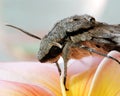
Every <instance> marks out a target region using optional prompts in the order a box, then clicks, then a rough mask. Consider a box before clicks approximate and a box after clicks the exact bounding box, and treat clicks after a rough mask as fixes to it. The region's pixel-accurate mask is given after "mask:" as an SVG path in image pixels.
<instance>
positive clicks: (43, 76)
mask: <svg viewBox="0 0 120 96" xmlns="http://www.w3.org/2000/svg"><path fill="white" fill-rule="evenodd" d="M108 55H110V56H112V57H114V58H116V59H118V60H119V61H120V53H118V52H116V51H112V52H110V53H109V54H108ZM69 63H71V64H70V66H69V67H68V77H67V87H68V89H69V91H67V92H66V94H63V93H62V91H61V86H60V77H59V73H58V71H57V68H56V66H55V65H54V64H41V63H39V62H19V63H12V62H11V63H0V96H65V95H66V96H120V76H119V75H120V65H119V64H118V63H117V62H116V61H114V60H112V59H109V58H106V57H105V58H102V57H92V56H91V57H85V58H83V59H81V60H77V61H76V60H73V61H71V62H69Z"/></svg>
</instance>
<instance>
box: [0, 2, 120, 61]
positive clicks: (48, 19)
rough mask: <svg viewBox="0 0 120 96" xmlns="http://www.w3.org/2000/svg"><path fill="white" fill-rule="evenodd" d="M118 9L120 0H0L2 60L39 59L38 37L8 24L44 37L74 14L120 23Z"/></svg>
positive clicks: (0, 55)
mask: <svg viewBox="0 0 120 96" xmlns="http://www.w3.org/2000/svg"><path fill="white" fill-rule="evenodd" d="M119 9H120V0H0V62H4V61H7V62H8V61H37V52H38V50H39V46H40V41H39V40H36V39H34V38H31V37H29V36H27V35H25V34H23V33H21V32H20V31H18V30H15V29H13V28H10V27H7V26H5V25H6V24H11V25H15V26H18V27H20V28H22V29H24V30H26V31H28V32H30V33H32V34H36V35H37V36H39V37H43V36H44V35H45V34H47V33H48V32H49V31H50V30H51V29H52V27H53V26H54V24H55V23H56V22H57V21H59V20H61V19H63V18H66V17H68V16H71V15H75V14H78V15H81V14H90V15H92V16H94V17H95V18H96V19H97V20H98V21H102V22H107V23H110V24H117V23H120V13H119Z"/></svg>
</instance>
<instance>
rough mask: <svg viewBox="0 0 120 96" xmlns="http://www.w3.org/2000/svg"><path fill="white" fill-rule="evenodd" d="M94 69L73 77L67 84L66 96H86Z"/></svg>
mask: <svg viewBox="0 0 120 96" xmlns="http://www.w3.org/2000/svg"><path fill="white" fill-rule="evenodd" d="M95 70H96V68H92V69H90V70H88V71H86V72H84V73H82V74H78V75H76V76H74V77H73V78H72V79H71V80H70V82H69V91H67V96H88V92H89V89H90V85H91V81H92V78H93V75H94V73H95Z"/></svg>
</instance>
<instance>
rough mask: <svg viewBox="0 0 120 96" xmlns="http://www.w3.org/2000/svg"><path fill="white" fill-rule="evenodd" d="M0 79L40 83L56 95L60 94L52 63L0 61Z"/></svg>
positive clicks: (54, 67) (56, 75) (55, 69)
mask: <svg viewBox="0 0 120 96" xmlns="http://www.w3.org/2000/svg"><path fill="white" fill-rule="evenodd" d="M0 80H7V81H15V82H20V83H26V84H33V85H37V86H38V85H42V86H45V87H46V88H48V89H49V90H51V91H52V92H53V93H55V94H56V95H57V96H59V95H60V94H61V91H60V84H59V74H58V71H57V68H56V66H55V65H54V64H53V65H52V64H47V63H46V64H43V63H39V62H16V63H15V62H14V63H0Z"/></svg>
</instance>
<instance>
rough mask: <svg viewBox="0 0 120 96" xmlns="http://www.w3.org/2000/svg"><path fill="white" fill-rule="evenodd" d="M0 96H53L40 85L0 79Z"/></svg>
mask: <svg viewBox="0 0 120 96" xmlns="http://www.w3.org/2000/svg"><path fill="white" fill-rule="evenodd" d="M0 96H55V95H54V94H52V93H51V92H50V91H49V90H47V89H46V88H43V87H42V86H39V87H38V86H35V85H29V84H23V83H17V82H10V81H2V80H1V81H0Z"/></svg>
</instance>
